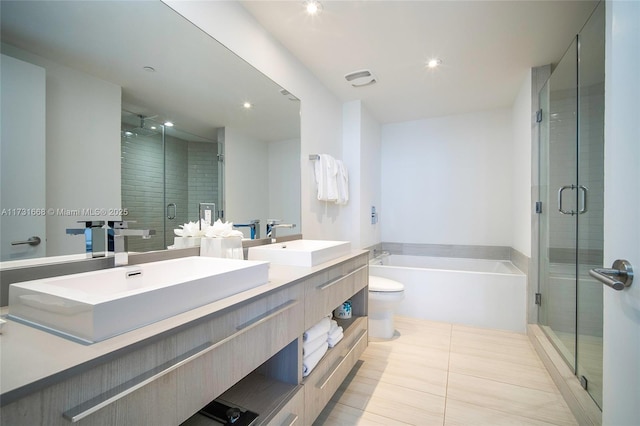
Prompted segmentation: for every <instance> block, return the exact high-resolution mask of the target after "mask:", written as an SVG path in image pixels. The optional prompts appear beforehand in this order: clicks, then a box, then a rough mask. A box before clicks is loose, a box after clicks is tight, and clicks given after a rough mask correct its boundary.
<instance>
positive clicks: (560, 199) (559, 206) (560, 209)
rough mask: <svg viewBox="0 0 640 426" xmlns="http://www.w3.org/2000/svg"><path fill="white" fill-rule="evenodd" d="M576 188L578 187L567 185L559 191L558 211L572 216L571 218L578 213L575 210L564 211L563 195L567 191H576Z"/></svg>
mask: <svg viewBox="0 0 640 426" xmlns="http://www.w3.org/2000/svg"><path fill="white" fill-rule="evenodd" d="M576 188H577V186H575V185H565V186H562V187H560V189H558V211H559V212H560V213H562V214H568V215H571V216H573V215H574V214H576V212H575V211H573V210H569V211H565V210H563V209H562V193H563V192H564V190H565V189H571V190H573V189H576Z"/></svg>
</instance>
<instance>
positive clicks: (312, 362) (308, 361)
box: [302, 342, 329, 377]
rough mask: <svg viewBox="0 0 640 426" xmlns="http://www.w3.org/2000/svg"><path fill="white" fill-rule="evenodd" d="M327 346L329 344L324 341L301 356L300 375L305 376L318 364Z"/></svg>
mask: <svg viewBox="0 0 640 426" xmlns="http://www.w3.org/2000/svg"><path fill="white" fill-rule="evenodd" d="M328 348H329V344H328V343H327V342H324V343H323V344H322V346H320V347H319V348H318V349H316V350H315V351H313V352H311V353H310V354H309V355H307V356H305V357H304V358H302V375H303V376H304V377H307V376H308V375H309V374H310V373H311V371H312V370H313V369H314V368H315V367H316V365H318V363H319V362H320V360H321V359H322V357H323V356H324V354H325V353H326V352H327V349H328Z"/></svg>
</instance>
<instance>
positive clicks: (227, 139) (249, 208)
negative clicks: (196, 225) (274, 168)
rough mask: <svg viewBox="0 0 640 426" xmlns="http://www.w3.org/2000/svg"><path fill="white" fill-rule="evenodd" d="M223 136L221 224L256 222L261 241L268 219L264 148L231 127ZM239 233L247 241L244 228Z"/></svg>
mask: <svg viewBox="0 0 640 426" xmlns="http://www.w3.org/2000/svg"><path fill="white" fill-rule="evenodd" d="M224 133H225V136H224V152H225V155H224V162H225V177H224V179H225V184H224V186H225V197H226V206H225V209H226V211H225V220H226V221H229V222H233V223H245V222H247V221H249V220H251V219H260V236H261V237H264V235H265V234H264V233H265V224H266V219H267V216H268V215H269V196H268V194H269V160H268V158H269V157H268V153H267V148H268V144H267V143H265V142H264V141H259V140H255V139H252V138H250V137H248V136H247V135H245V134H244V133H242V132H240V131H238V130H237V129H234V128H231V127H226V128H225V132H224ZM248 212H251V213H248ZM247 214H249V215H250V216H247ZM239 230H240V231H242V232H243V233H244V234H245V236H246V237H247V238H248V237H249V235H250V234H249V229H248V228H239Z"/></svg>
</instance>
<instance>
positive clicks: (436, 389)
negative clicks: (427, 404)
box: [355, 357, 447, 396]
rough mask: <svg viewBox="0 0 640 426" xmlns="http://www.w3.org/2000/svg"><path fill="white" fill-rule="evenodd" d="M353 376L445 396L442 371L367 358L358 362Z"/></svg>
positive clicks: (445, 390)
mask: <svg viewBox="0 0 640 426" xmlns="http://www.w3.org/2000/svg"><path fill="white" fill-rule="evenodd" d="M359 363H360V365H358V366H356V367H355V368H356V370H355V374H356V375H357V376H359V377H366V378H369V379H374V380H377V381H379V382H384V383H390V384H393V385H397V386H399V387H403V388H408V389H412V390H416V391H420V392H427V393H431V394H434V395H439V396H445V395H446V393H447V371H446V370H444V369H437V368H431V367H426V366H421V367H420V368H415V366H413V365H411V364H408V363H405V362H400V361H395V360H380V359H377V358H375V357H367V358H364V359H361V360H360V361H359Z"/></svg>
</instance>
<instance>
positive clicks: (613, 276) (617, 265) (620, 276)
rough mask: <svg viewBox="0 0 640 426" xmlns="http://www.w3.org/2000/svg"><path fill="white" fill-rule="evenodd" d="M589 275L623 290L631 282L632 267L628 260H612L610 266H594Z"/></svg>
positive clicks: (615, 288)
mask: <svg viewBox="0 0 640 426" xmlns="http://www.w3.org/2000/svg"><path fill="white" fill-rule="evenodd" d="M589 275H591V276H592V277H593V278H595V279H597V280H598V281H600V282H601V283H602V284H605V285H608V286H609V287H611V288H612V289H614V290H618V291H620V290H624V289H625V288H627V287H629V286H630V285H631V283H632V282H633V267H632V266H631V263H629V261H627V260H624V259H618V260H616V261H615V262H613V265H612V267H611V268H594V269H592V270H590V271H589Z"/></svg>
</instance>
